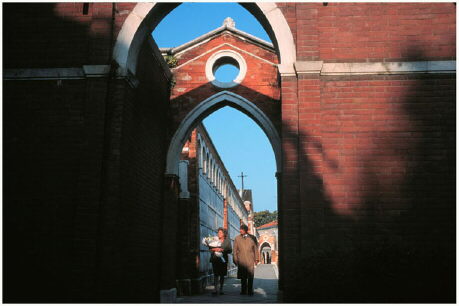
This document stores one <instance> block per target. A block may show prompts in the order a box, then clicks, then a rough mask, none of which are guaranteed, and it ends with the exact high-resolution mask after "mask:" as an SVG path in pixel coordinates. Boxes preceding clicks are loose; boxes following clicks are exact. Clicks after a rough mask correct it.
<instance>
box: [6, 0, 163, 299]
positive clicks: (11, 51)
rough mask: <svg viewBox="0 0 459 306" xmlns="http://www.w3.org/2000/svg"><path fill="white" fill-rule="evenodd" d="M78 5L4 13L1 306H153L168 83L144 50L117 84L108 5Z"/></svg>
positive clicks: (13, 7)
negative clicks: (55, 305) (4, 304)
mask: <svg viewBox="0 0 459 306" xmlns="http://www.w3.org/2000/svg"><path fill="white" fill-rule="evenodd" d="M82 6H83V3H77V4H73V3H59V4H51V3H49V4H12V3H10V4H7V5H5V6H4V8H5V10H4V17H5V19H4V21H5V28H4V29H5V33H6V37H5V62H4V63H5V66H4V68H5V70H4V73H3V88H4V91H3V92H4V111H5V113H4V144H5V151H4V161H5V167H4V171H5V172H4V174H5V177H7V179H6V180H5V185H4V189H3V191H4V213H5V215H4V216H5V231H4V235H5V236H4V237H5V240H4V242H5V245H4V246H5V254H4V255H5V257H4V258H5V267H7V268H6V269H5V290H4V298H5V301H8V302H20V303H28V302H30V303H32V302H97V301H104V302H110V301H118V302H121V301H127V300H130V301H138V302H140V301H155V300H159V289H160V288H159V285H160V284H159V282H160V279H159V277H158V275H160V262H161V261H160V256H159V255H160V254H159V253H158V252H157V249H158V246H159V245H160V235H161V232H162V228H161V220H162V216H164V214H163V210H162V205H161V202H162V196H163V195H162V193H163V189H164V187H163V176H164V167H165V152H166V147H167V144H166V142H165V140H166V136H167V133H168V130H167V127H165V125H167V115H166V116H164V114H167V112H168V111H167V109H168V104H167V102H168V100H169V81H168V79H167V76H166V75H165V74H164V70H163V69H162V68H161V66H160V65H159V64H158V62H157V60H156V59H155V58H154V56H152V54H153V52H152V49H151V47H150V46H149V45H144V46H143V47H142V51H141V55H140V57H141V58H142V59H141V62H142V63H141V68H142V67H143V68H144V69H143V70H142V69H139V73H138V75H137V79H136V80H134V79H127V78H118V77H115V74H114V72H115V70H116V67H115V65H112V62H111V53H112V46H113V43H114V38H115V34H116V33H115V32H114V31H115V30H116V29H115V28H116V26H115V25H114V26H113V28H112V24H111V22H112V21H111V18H112V12H113V10H112V8H113V5H112V4H106V3H104V4H102V3H101V4H93V3H91V4H89V14H88V15H83V11H82ZM115 6H116V7H117V8H118V9H119V8H120V7H121V6H122V5H121V4H120V5H118V4H117V5H115ZM115 14H116V16H117V18H118V17H119V18H120V19H123V18H125V17H126V16H124V17H122V16H123V14H122V13H121V12H119V11H117V12H116V13H115ZM117 21H119V19H117ZM91 65H94V66H91ZM88 69H89V70H88ZM91 69H92V71H94V69H95V71H98V73H99V72H101V73H100V74H93V73H92V72H91V71H90V70H91ZM146 84H148V85H146ZM152 97H153V98H152ZM139 268H140V270H139ZM152 288H153V289H152Z"/></svg>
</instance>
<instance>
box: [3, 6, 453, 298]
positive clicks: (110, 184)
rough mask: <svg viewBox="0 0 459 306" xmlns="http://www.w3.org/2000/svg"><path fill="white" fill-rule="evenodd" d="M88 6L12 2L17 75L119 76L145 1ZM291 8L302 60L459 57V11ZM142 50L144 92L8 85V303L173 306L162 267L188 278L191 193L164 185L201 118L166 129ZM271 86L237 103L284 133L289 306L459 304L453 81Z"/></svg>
mask: <svg viewBox="0 0 459 306" xmlns="http://www.w3.org/2000/svg"><path fill="white" fill-rule="evenodd" d="M84 5H85V4H83V3H76V4H73V3H59V4H6V5H5V6H4V8H5V10H4V25H5V28H4V29H5V31H4V32H5V36H4V39H5V40H4V41H5V48H4V65H5V68H55V67H60V68H75V67H76V68H78V67H80V68H81V66H82V65H87V64H94V65H96V64H97V65H99V64H102V65H110V64H112V63H111V53H112V51H111V48H112V46H113V44H114V41H115V39H116V37H117V33H118V32H119V31H120V29H121V27H122V25H123V22H124V20H125V19H126V17H127V16H128V15H129V13H130V11H131V10H132V8H133V7H134V6H135V3H116V4H115V5H112V4H109V3H97V4H96V3H89V6H88V7H87V14H86V13H84V11H85V8H84ZM279 7H280V8H281V10H282V12H283V13H284V16H285V18H286V20H287V22H288V24H289V25H290V28H291V30H292V34H293V37H294V39H295V43H296V48H297V50H296V51H297V60H299V61H308V60H323V61H325V62H372V61H395V60H403V61H414V60H446V59H454V58H455V18H456V15H455V6H454V4H453V3H328V4H327V5H325V4H322V3H320V4H319V3H280V4H279ZM112 18H113V19H114V21H113V24H112ZM229 39H231V38H229ZM239 46H242V47H243V44H241V45H239ZM142 52H143V55H141V57H140V58H142V60H141V61H140V62H139V72H140V74H139V76H138V79H139V81H140V83H139V86H138V87H137V88H136V89H135V88H131V87H129V85H128V82H126V80H116V81H115V80H113V79H112V80H111V81H110V82H107V80H108V79H106V78H98V79H81V80H40V81H37V80H28V81H18V80H16V81H12V80H8V81H4V89H5V91H4V110H5V112H4V128H5V129H4V144H5V146H4V148H5V149H4V178H5V182H4V217H5V220H4V221H5V227H4V228H5V231H4V238H5V265H4V266H5V291H4V294H5V301H10V302H12V301H16V302H37V301H42V302H51V301H57V302H65V301H129V302H131V301H141V302H144V301H158V292H157V291H155V290H151V288H158V287H159V288H162V289H169V288H171V287H173V286H174V279H175V270H174V267H167V266H166V265H161V262H162V261H166V262H167V260H172V261H173V262H175V251H174V249H171V248H170V247H167V248H164V245H166V246H167V244H164V241H166V240H167V241H169V240H170V241H172V242H173V241H174V239H177V236H176V235H177V228H178V227H177V226H175V225H174V224H176V223H175V222H176V221H177V220H175V219H174V218H173V217H174V215H175V214H176V212H177V207H178V206H177V205H178V204H177V203H176V198H175V197H176V193H177V188H178V187H177V185H176V178H173V177H168V178H167V180H165V181H162V179H161V175H160V173H163V169H161V167H164V160H163V158H164V154H165V150H166V148H167V143H168V139H169V137H170V134H171V133H172V132H171V131H174V127H175V126H176V125H177V124H178V123H179V121H180V118H183V117H184V116H185V114H186V113H187V111H189V110H190V109H191V108H189V109H186V108H180V107H179V106H178V105H179V104H176V105H175V106H174V108H173V112H174V114H176V116H174V118H175V121H170V122H172V123H171V125H168V124H166V123H165V122H166V121H167V116H164V113H165V110H166V109H167V107H166V106H165V104H166V101H167V98H166V96H167V93H166V91H167V86H166V84H165V81H164V78H163V76H161V75H160V74H158V73H159V71H160V70H159V69H158V67H157V65H156V64H154V61H153V60H152V59H151V57H150V56H151V53H149V52H147V50H146V49H144V50H143V51H142ZM147 53H148V54H150V55H147ZM249 64H250V63H249ZM155 65H156V66H155ZM142 67H144V69H147V68H150V69H149V70H148V71H149V72H147V71H146V70H142ZM112 68H116V67H112ZM263 70H264V69H263ZM264 71H268V70H264ZM269 79H270V80H271V81H275V82H274V83H276V86H272V91H271V90H269V91H265V89H267V88H268V87H266V88H263V89H260V88H252V85H253V84H244V83H243V84H242V86H240V87H237V88H235V89H234V90H235V92H236V93H238V94H241V95H242V96H244V97H247V98H249V100H251V101H252V102H255V103H260V101H264V102H263V103H262V104H263V107H262V106H261V104H259V106H260V108H261V109H262V110H263V111H264V112H265V113H266V114H267V115H268V116H269V117H270V118H271V120H272V121H273V123H274V124H275V125H276V127H278V130H280V131H281V134H282V142H283V143H282V148H283V171H282V173H281V177H280V189H279V198H280V199H281V200H280V207H279V248H280V254H281V255H280V258H279V260H280V263H279V265H280V289H281V290H282V291H283V298H284V301H287V302H295V301H301V302H315V301H325V302H359V301H363V302H368V301H369V302H381V301H384V302H393V301H395V302H405V301H407V302H443V301H448V302H451V301H454V299H455V275H454V270H455V269H454V267H455V266H454V263H455V261H454V250H455V239H454V238H455V231H454V228H455V219H454V216H455V167H456V165H455V159H454V157H455V154H456V151H455V142H454V141H455V133H456V131H455V120H456V118H455V92H456V91H455V90H456V89H455V78H454V75H452V74H444V75H440V74H428V75H409V74H408V75H393V76H360V77H357V76H340V77H332V76H319V75H310V76H307V77H306V76H304V75H301V74H300V75H298V76H282V78H281V87H280V88H279V87H277V86H278V79H277V76H276V78H275V77H274V75H272V79H271V77H269ZM179 81H180V79H179V78H178V79H177V84H176V87H175V88H181V87H180V84H179ZM147 84H148V85H147ZM195 85H196V84H195ZM205 86H206V85H203V86H197V87H196V88H194V89H193V90H192V91H190V92H187V94H186V95H181V96H180V97H177V98H176V99H175V100H174V101H175V102H177V101H179V99H181V98H192V99H191V100H190V102H191V103H189V104H188V105H191V106H194V105H196V103H198V102H199V101H198V100H193V99H194V97H195V96H194V94H196V96H198V97H204V96H210V95H212V94H213V93H215V91H212V90H213V89H210V88H207V87H205ZM200 90H201V91H200ZM257 91H262V94H260V93H258V92H257ZM107 93H109V94H107ZM150 96H154V97H156V99H157V100H156V101H157V102H158V103H149V101H150V100H149V98H150ZM279 98H280V99H281V101H282V103H278V101H279ZM156 101H155V102H156ZM174 101H172V103H174ZM177 114H178V115H177ZM164 128H166V129H164ZM168 129H169V130H168ZM148 131H151V133H148ZM166 133H167V134H166ZM164 141H165V143H166V145H164V146H161V144H164ZM160 190H163V191H162V192H163V193H165V194H164V199H165V201H166V202H167V203H168V204H169V206H168V207H167V209H166V208H165V207H164V205H162V206H161V208H159V207H158V205H159V202H158V200H159V199H160V197H161V191H160ZM151 203H155V204H151ZM160 220H161V221H162V222H163V223H162V224H161V225H158V224H157V223H156V222H159V221H160ZM165 221H166V222H168V224H167V225H168V226H169V227H170V228H169V230H168V228H167V227H166V224H165V223H164V222H165ZM158 232H160V235H158ZM159 236H161V237H162V240H160V238H159ZM174 237H175V238H174ZM172 245H173V244H172ZM158 246H162V248H161V251H156V248H158ZM169 246H170V245H169ZM157 252H159V253H160V255H159V257H158V253H157ZM151 259H153V260H151ZM157 275H160V277H161V278H162V282H161V284H162V285H163V286H162V287H161V286H160V284H159V280H158V279H157V278H155V276H157ZM375 297H378V299H377V298H375Z"/></svg>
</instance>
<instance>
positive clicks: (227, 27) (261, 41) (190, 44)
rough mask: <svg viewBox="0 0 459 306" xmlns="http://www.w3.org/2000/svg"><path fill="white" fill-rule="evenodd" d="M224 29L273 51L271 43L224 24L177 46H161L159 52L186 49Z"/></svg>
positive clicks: (170, 52) (174, 51)
mask: <svg viewBox="0 0 459 306" xmlns="http://www.w3.org/2000/svg"><path fill="white" fill-rule="evenodd" d="M224 31H229V32H233V33H234V34H237V35H240V36H243V37H244V38H246V39H249V40H251V41H252V42H254V43H257V44H259V45H261V46H263V47H265V48H268V49H270V50H271V51H272V52H274V46H273V44H271V43H269V42H267V41H265V40H263V39H261V38H258V37H256V36H253V35H251V34H249V33H246V32H244V31H241V30H239V29H236V28H233V27H229V26H226V25H223V26H221V27H218V28H216V29H215V30H212V31H210V32H207V33H206V34H203V35H201V36H199V37H197V38H195V39H193V40H191V41H189V42H187V43H184V44H183V45H180V46H178V47H175V48H161V52H163V50H164V53H168V54H176V53H178V52H181V51H183V50H186V49H188V48H190V47H193V46H194V45H196V44H199V43H200V42H202V41H204V40H206V39H210V38H212V37H214V36H217V35H218V34H220V33H221V32H224Z"/></svg>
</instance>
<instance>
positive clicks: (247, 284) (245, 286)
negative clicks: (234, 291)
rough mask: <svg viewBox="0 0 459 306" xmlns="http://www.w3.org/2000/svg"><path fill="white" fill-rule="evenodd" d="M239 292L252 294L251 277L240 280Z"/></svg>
mask: <svg viewBox="0 0 459 306" xmlns="http://www.w3.org/2000/svg"><path fill="white" fill-rule="evenodd" d="M241 292H242V293H253V277H249V278H241Z"/></svg>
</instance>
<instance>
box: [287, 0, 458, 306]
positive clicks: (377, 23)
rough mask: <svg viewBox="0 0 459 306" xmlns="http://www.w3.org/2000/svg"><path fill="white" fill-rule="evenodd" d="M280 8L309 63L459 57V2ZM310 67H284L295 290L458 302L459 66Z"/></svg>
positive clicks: (312, 296)
mask: <svg viewBox="0 0 459 306" xmlns="http://www.w3.org/2000/svg"><path fill="white" fill-rule="evenodd" d="M280 6H281V8H282V10H283V12H284V13H285V16H286V18H287V21H288V22H289V24H290V27H291V28H292V31H293V32H294V37H295V40H296V46H297V60H298V61H316V62H315V63H316V64H317V61H323V65H324V66H323V67H325V65H326V64H329V63H340V62H352V63H365V62H391V61H409V62H411V61H426V60H449V59H454V58H455V52H456V51H455V30H454V29H453V28H454V27H455V18H456V15H455V11H456V9H455V6H454V4H452V3H442V4H433V3H422V4H418V3H410V4H408V3H404V4H398V3H382V4H379V3H371V4H370V3H368V4H367V3H328V5H325V4H322V3H320V4H315V3H296V4H290V3H285V4H282V5H280ZM303 64H306V62H303ZM309 64H312V63H311V62H309ZM319 65H322V63H321V62H319ZM382 65H384V64H382ZM335 67H338V66H335ZM306 70H307V69H306ZM306 70H301V63H299V62H298V65H297V76H298V77H294V76H283V77H282V93H281V97H282V118H283V120H282V121H283V127H282V131H283V135H282V138H283V148H284V161H283V165H284V166H283V176H282V185H283V190H282V193H283V198H282V202H281V203H282V204H281V205H282V206H281V207H280V208H279V209H280V220H279V226H280V230H281V232H280V237H279V239H280V246H281V250H280V252H281V258H280V260H281V267H280V271H294V270H295V271H298V272H299V273H295V276H297V277H290V274H289V277H288V278H284V279H282V272H281V284H282V285H281V286H283V288H284V290H285V292H284V296H285V297H286V299H288V300H289V301H310V302H314V301H329V302H331V301H345V300H346V301H381V302H382V301H408V300H410V301H434V300H437V301H446V300H450V301H452V300H454V295H455V294H454V292H455V289H454V284H455V281H454V273H452V272H451V271H453V270H454V268H453V267H454V255H453V254H454V248H455V238H454V237H455V234H454V227H455V221H454V218H451V216H452V215H454V214H455V199H454V194H455V193H454V191H453V190H454V185H455V176H454V173H455V170H454V169H455V160H454V156H455V152H456V151H455V145H454V139H455V137H456V136H455V135H456V131H455V127H454V126H455V121H456V118H455V115H454V113H455V110H456V106H455V92H456V89H455V85H454V84H455V75H454V74H453V73H449V74H448V73H447V74H444V73H424V74H422V73H410V72H399V73H393V74H391V75H385V74H386V73H387V71H379V72H370V71H369V72H368V73H367V74H360V75H351V74H350V70H347V71H345V72H343V73H342V74H341V75H337V74H335V75H333V76H332V75H327V74H326V73H325V72H326V71H324V70H321V71H316V72H312V73H311V71H309V73H306V72H307V71H306ZM319 70H320V69H319ZM284 226H285V227H284ZM298 254H301V255H298ZM343 258H347V259H346V260H343ZM428 258H429V259H428ZM421 262H424V263H425V262H429V264H428V266H429V268H428V269H427V271H426V270H424V269H423V270H422V271H423V272H421V270H419V267H420V266H421V265H422V263H421ZM440 262H441V263H440ZM376 263H377V264H376ZM447 267H449V268H447ZM304 275H306V276H305V277H304ZM439 279H441V280H442V285H439V283H437V282H436V281H433V280H439ZM294 284H297V285H296V286H295V285H294ZM370 284H371V285H370ZM421 288H422V289H421ZM376 297H379V299H377V298H376Z"/></svg>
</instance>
